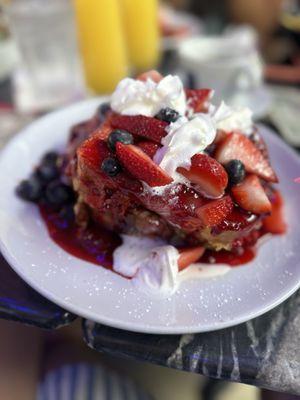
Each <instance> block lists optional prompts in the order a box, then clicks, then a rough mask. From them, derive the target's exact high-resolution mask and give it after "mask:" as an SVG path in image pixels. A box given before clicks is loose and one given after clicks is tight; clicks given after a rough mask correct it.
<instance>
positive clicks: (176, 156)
mask: <svg viewBox="0 0 300 400" xmlns="http://www.w3.org/2000/svg"><path fill="white" fill-rule="evenodd" d="M167 132H168V134H167V136H165V137H164V138H163V139H162V141H161V143H162V144H163V147H162V148H161V149H159V150H158V151H157V152H156V154H155V156H154V162H155V163H156V164H158V165H159V166H160V167H161V168H162V169H163V170H164V171H165V172H166V173H167V174H168V175H170V176H171V177H172V178H173V179H174V181H179V180H181V179H182V177H181V175H180V174H178V172H176V169H177V168H178V167H184V168H185V169H190V166H191V159H192V157H193V156H194V155H195V154H198V153H201V152H202V151H203V150H204V149H206V147H207V146H208V145H210V144H211V143H212V142H213V141H214V139H215V136H216V124H215V122H214V120H213V119H212V118H211V116H210V115H208V114H194V116H193V117H192V118H191V119H190V120H189V119H187V118H186V117H181V118H179V119H178V120H177V121H176V122H174V123H171V124H170V125H169V126H168V127H167Z"/></svg>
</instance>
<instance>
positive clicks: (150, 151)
mask: <svg viewBox="0 0 300 400" xmlns="http://www.w3.org/2000/svg"><path fill="white" fill-rule="evenodd" d="M137 146H138V147H139V148H140V149H142V150H143V152H144V153H146V154H147V156H149V157H150V158H152V159H153V157H154V155H155V153H156V152H157V150H158V149H159V145H158V144H157V143H153V142H148V141H146V140H145V141H143V142H139V143H138V144H137Z"/></svg>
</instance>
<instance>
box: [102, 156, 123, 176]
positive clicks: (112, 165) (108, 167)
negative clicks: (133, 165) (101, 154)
mask: <svg viewBox="0 0 300 400" xmlns="http://www.w3.org/2000/svg"><path fill="white" fill-rule="evenodd" d="M101 169H102V171H103V172H105V173H106V174H107V175H108V176H111V177H113V176H116V175H118V173H119V172H121V171H122V168H121V165H120V164H119V162H118V160H116V159H115V158H105V160H103V162H102V165H101Z"/></svg>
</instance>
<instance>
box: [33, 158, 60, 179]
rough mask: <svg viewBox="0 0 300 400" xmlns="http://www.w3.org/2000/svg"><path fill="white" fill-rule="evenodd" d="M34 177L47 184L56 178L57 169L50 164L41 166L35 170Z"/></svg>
mask: <svg viewBox="0 0 300 400" xmlns="http://www.w3.org/2000/svg"><path fill="white" fill-rule="evenodd" d="M35 173H36V176H37V178H38V179H40V180H41V181H42V182H43V183H48V182H51V181H53V180H54V179H56V178H58V176H59V169H58V168H57V166H56V165H52V164H46V163H44V164H41V165H40V166H39V167H38V168H37V169H36V172H35Z"/></svg>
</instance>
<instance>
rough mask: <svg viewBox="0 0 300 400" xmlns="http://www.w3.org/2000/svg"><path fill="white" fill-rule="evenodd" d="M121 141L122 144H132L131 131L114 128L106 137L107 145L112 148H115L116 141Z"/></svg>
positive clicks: (113, 149)
mask: <svg viewBox="0 0 300 400" xmlns="http://www.w3.org/2000/svg"><path fill="white" fill-rule="evenodd" d="M117 142H121V143H124V144H132V143H133V136H132V134H131V133H129V132H127V131H124V130H122V129H116V130H114V131H112V132H111V134H110V135H109V137H108V140H107V145H108V147H109V148H110V149H111V150H112V151H115V150H116V143H117Z"/></svg>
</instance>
